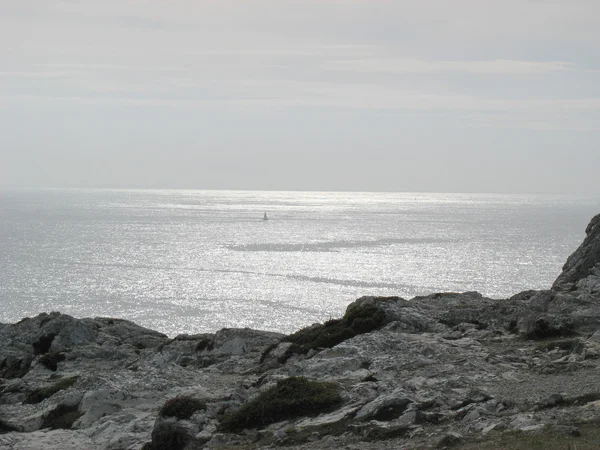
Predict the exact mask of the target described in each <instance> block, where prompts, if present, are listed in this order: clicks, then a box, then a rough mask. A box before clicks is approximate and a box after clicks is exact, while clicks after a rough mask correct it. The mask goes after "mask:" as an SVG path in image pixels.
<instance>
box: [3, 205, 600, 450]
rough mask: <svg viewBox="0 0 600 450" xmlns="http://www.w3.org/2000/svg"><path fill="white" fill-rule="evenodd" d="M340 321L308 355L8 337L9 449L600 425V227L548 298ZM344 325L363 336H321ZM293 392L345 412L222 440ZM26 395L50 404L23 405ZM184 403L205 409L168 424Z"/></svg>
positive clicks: (212, 337) (74, 325) (244, 335)
mask: <svg viewBox="0 0 600 450" xmlns="http://www.w3.org/2000/svg"><path fill="white" fill-rule="evenodd" d="M344 317H345V318H346V319H340V320H335V321H329V324H328V325H327V324H324V325H313V326H311V327H308V328H307V329H305V330H304V331H300V332H299V333H296V334H297V335H298V334H300V335H302V336H305V335H309V337H310V336H313V335H315V336H316V337H319V339H311V340H309V341H307V342H308V344H310V345H308V344H306V348H305V349H303V351H302V352H290V346H292V345H294V342H290V336H283V335H280V334H276V333H270V332H266V331H256V330H250V329H223V330H220V331H218V332H217V333H214V334H202V335H181V336H177V337H176V338H175V339H169V338H168V337H166V336H164V335H161V334H160V333H157V332H155V331H152V330H148V329H145V328H142V327H139V326H137V325H136V324H134V323H132V322H128V321H125V320H120V319H108V318H96V319H75V318H73V317H70V316H66V315H63V314H59V313H51V314H41V315H39V316H37V317H34V318H31V319H24V320H22V321H21V322H19V323H17V324H12V325H8V324H0V448H4V447H6V448H13V449H15V450H16V449H29V448H44V449H47V450H53V449H56V450H59V449H60V450H71V449H72V450H75V449H77V450H79V449H81V448H86V449H94V450H96V449H97V450H100V449H102V450H117V449H137V448H141V447H142V445H143V444H144V443H146V445H145V446H144V449H145V450H159V449H169V450H173V449H176V448H181V449H185V450H194V449H200V448H219V447H223V446H224V447H227V448H240V447H241V448H245V446H248V445H252V446H253V447H256V448H259V447H272V446H273V445H280V444H281V445H291V444H298V446H296V447H294V449H296V450H298V449H306V450H312V449H314V448H321V447H328V448H343V447H347V446H349V447H350V448H362V447H365V446H366V445H364V441H370V442H369V444H368V448H370V449H371V450H379V449H381V450H383V449H387V448H399V447H401V448H432V446H433V447H435V446H436V445H437V446H438V447H439V446H442V447H443V446H449V445H453V443H455V442H458V441H461V440H463V439H464V440H466V441H468V440H470V439H482V438H485V436H486V435H487V433H489V432H490V431H491V430H496V431H503V430H509V431H510V430H514V431H521V432H523V433H527V432H530V431H536V430H537V431H538V432H543V433H545V432H546V431H548V432H552V430H556V429H559V428H560V427H563V428H565V425H569V426H570V425H573V424H579V423H581V422H585V421H598V423H600V386H599V385H598V373H600V215H599V216H596V217H594V219H592V221H591V223H590V225H589V226H588V228H587V237H586V239H585V241H584V242H583V244H582V245H581V246H580V247H579V248H578V249H577V250H576V251H575V252H574V253H573V255H572V256H571V257H570V258H569V259H568V261H567V263H566V264H565V266H564V271H563V273H562V274H561V276H560V277H559V278H558V279H557V280H556V282H555V283H554V286H553V287H552V289H550V290H544V291H525V292H521V293H519V294H516V295H514V296H513V297H511V298H509V299H505V300H495V299H490V298H486V297H483V296H482V295H481V294H478V293H476V292H466V293H439V294H432V295H428V296H425V297H416V298H414V299H412V300H404V299H402V298H399V297H388V298H383V297H362V298H360V299H358V300H356V301H355V302H353V303H352V304H351V305H349V306H348V310H347V312H346V315H345V316H344ZM351 319H352V320H351ZM371 319H372V321H373V323H372V324H370V322H369V320H371ZM344 320H345V321H344ZM357 320H358V322H357ZM334 322H335V323H334ZM338 323H340V324H342V325H344V326H345V325H347V326H348V327H351V328H352V329H353V330H354V331H353V332H352V333H342V334H341V335H340V336H337V335H336V336H334V337H335V340H334V341H332V339H325V338H328V337H329V336H324V337H323V336H321V334H323V333H330V332H331V330H332V329H334V331H335V327H334V326H333V325H336V324H338ZM365 324H366V325H369V324H370V325H369V326H365ZM371 325H374V326H371ZM338 337H339V339H338ZM342 338H343V339H342ZM292 341H293V339H292ZM302 343H303V344H304V341H303V342H302ZM282 356H286V357H285V358H283V357H282ZM290 377H293V378H296V377H304V378H306V379H307V380H313V381H327V382H329V383H333V385H335V386H337V387H339V388H340V389H339V392H340V396H341V403H340V404H339V405H338V404H337V403H336V406H335V407H336V408H337V409H335V410H333V411H329V410H328V411H327V412H325V413H322V414H321V415H319V416H318V417H312V416H310V415H308V416H306V417H291V418H290V417H288V420H287V421H282V422H278V423H274V424H271V425H269V427H268V428H264V427H263V428H261V427H262V426H260V425H257V426H259V428H260V429H258V430H245V431H243V432H239V433H228V432H225V431H224V429H223V420H224V419H223V417H225V416H227V415H228V414H230V413H235V412H236V411H248V412H249V413H257V412H259V413H260V411H253V410H252V404H253V402H252V400H253V399H256V398H258V397H260V395H261V393H264V392H268V391H269V390H270V389H272V388H273V387H274V386H279V385H282V384H283V385H285V382H284V383H281V381H282V380H286V379H289V378H290ZM336 390H337V388H336ZM32 393H34V394H35V393H43V394H44V395H43V396H42V395H40V398H41V400H40V401H37V402H28V401H27V399H28V398H32ZM281 395H282V396H283V398H282V399H281V401H282V402H286V401H287V400H289V399H288V398H285V395H287V394H286V393H285V392H283V393H282V394H281ZM294 395H296V394H292V397H293V396H294ZM182 396H183V397H184V398H189V399H193V400H194V401H195V402H197V403H201V404H202V405H205V406H206V407H205V408H204V407H203V408H200V409H198V410H194V412H193V413H192V414H191V415H188V414H186V415H185V418H181V417H170V416H169V417H162V416H160V414H158V411H159V410H161V407H162V406H163V405H165V403H166V402H168V401H169V400H170V399H173V398H182ZM42 397H43V398H42ZM254 403H256V402H254ZM275 419H277V418H275ZM45 426H52V427H54V428H56V429H55V430H53V431H48V430H44V429H43V428H44V427H45ZM63 428H66V429H63ZM567 428H568V427H567ZM15 430H17V431H19V432H15ZM459 433H460V434H459ZM379 440H381V442H375V441H379ZM150 441H151V442H150ZM316 441H320V442H316ZM523 448H525V447H523ZM582 448H583V447H582Z"/></svg>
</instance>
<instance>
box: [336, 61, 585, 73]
mask: <svg viewBox="0 0 600 450" xmlns="http://www.w3.org/2000/svg"><path fill="white" fill-rule="evenodd" d="M574 68H575V65H574V64H572V63H570V62H567V61H519V60H506V59H497V60H490V61H427V60H419V59H405V58H398V59H393V58H386V59H350V60H337V61H332V62H329V63H327V64H326V69H329V70H343V71H355V72H366V73H369V72H390V73H468V74H500V75H527V74H543V73H556V72H565V71H570V70H573V69H574Z"/></svg>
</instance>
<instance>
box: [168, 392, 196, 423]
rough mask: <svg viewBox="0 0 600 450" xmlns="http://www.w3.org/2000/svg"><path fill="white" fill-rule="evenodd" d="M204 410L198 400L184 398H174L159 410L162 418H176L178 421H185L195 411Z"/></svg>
mask: <svg viewBox="0 0 600 450" xmlns="http://www.w3.org/2000/svg"><path fill="white" fill-rule="evenodd" d="M202 409H206V404H205V403H204V402H202V401H200V400H198V399H195V398H192V397H186V396H180V397H175V398H172V399H170V400H167V402H166V403H165V404H164V406H163V407H162V408H161V410H160V415H161V416H163V417H177V418H178V419H179V420H187V419H189V418H190V417H192V416H193V415H194V413H195V412H196V411H200V410H202Z"/></svg>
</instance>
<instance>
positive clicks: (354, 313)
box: [283, 305, 385, 357]
mask: <svg viewBox="0 0 600 450" xmlns="http://www.w3.org/2000/svg"><path fill="white" fill-rule="evenodd" d="M383 325H385V313H384V312H383V311H382V310H381V309H379V308H377V307H376V306H373V305H361V306H354V307H352V306H351V307H349V308H348V310H347V311H346V314H345V315H344V317H342V318H341V319H333V320H329V321H327V322H325V323H324V324H322V325H321V324H319V325H314V326H311V327H307V328H303V329H302V330H300V331H297V332H296V333H294V334H291V335H289V336H287V337H285V338H284V339H283V340H284V341H285V342H291V343H292V344H294V345H292V347H291V348H290V349H289V351H288V353H289V354H288V357H289V356H291V354H294V353H300V354H306V353H308V351H309V350H311V349H313V348H315V349H316V348H331V347H333V346H335V345H337V344H339V343H340V342H343V341H345V340H347V339H350V338H353V337H354V336H357V335H359V334H363V333H368V332H370V331H373V330H377V329H379V328H381V327H382V326H383Z"/></svg>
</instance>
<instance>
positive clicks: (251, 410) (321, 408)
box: [220, 377, 342, 432]
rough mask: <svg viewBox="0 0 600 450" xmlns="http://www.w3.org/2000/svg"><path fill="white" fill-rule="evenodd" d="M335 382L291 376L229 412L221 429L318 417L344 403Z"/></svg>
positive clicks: (230, 429)
mask: <svg viewBox="0 0 600 450" xmlns="http://www.w3.org/2000/svg"><path fill="white" fill-rule="evenodd" d="M339 391H340V389H339V387H338V386H337V385H336V384H333V383H328V382H318V381H310V380H307V379H306V378H304V377H291V378H286V379H284V380H280V381H278V382H277V385H276V386H274V387H272V388H270V389H268V390H266V391H265V392H263V393H262V394H260V395H259V396H258V397H256V398H255V399H253V400H251V401H250V402H248V403H246V404H245V405H243V406H242V407H241V408H240V409H238V410H237V411H234V412H232V413H229V414H226V415H225V416H224V417H223V419H222V420H221V426H220V428H221V430H222V431H225V432H237V431H240V430H243V429H244V428H256V427H260V426H263V425H268V424H270V423H274V422H279V421H281V420H285V419H290V418H293V417H301V416H315V415H318V414H320V413H322V412H326V411H330V410H332V409H334V408H335V407H336V406H338V405H339V404H340V403H341V402H342V398H341V397H340V393H339Z"/></svg>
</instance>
